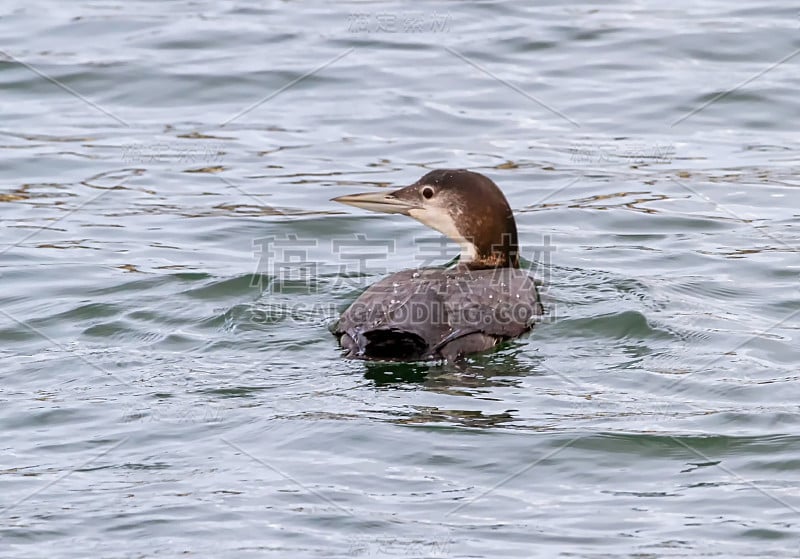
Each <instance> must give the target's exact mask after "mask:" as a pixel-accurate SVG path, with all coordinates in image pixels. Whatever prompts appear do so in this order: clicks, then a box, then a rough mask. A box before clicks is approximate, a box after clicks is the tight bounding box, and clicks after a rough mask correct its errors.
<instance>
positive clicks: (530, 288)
mask: <svg viewBox="0 0 800 559" xmlns="http://www.w3.org/2000/svg"><path fill="white" fill-rule="evenodd" d="M541 314H542V307H541V304H540V303H539V296H538V293H537V290H536V285H535V283H534V281H533V277H532V276H531V275H530V274H528V273H527V272H526V271H524V270H520V269H518V268H494V269H485V270H469V269H467V268H466V267H464V266H457V267H455V268H452V269H422V270H405V271H402V272H398V273H396V274H392V275H391V276H388V277H386V278H384V279H382V280H381V281H379V282H377V283H376V284H374V285H372V286H371V287H370V288H369V289H367V290H366V291H365V292H364V293H362V294H361V296H360V297H358V299H356V301H355V302H353V304H352V305H351V306H350V307H349V308H348V309H347V310H346V311H345V312H344V313H342V316H341V319H340V320H339V323H338V324H337V326H336V328H335V329H334V334H336V335H337V336H338V337H339V338H340V342H341V344H342V347H343V348H345V349H346V350H347V353H346V356H347V357H350V358H355V359H385V360H402V361H412V360H429V359H447V360H449V361H454V360H456V359H458V358H459V357H461V356H463V355H467V354H470V353H475V352H479V351H485V350H487V349H490V348H492V347H494V346H495V345H497V344H498V343H501V342H503V341H505V340H508V339H511V338H516V337H518V336H520V335H522V334H524V333H525V332H527V331H528V330H530V329H531V327H532V326H533V324H534V322H535V321H536V319H537V318H538V317H539V316H540V315H541Z"/></svg>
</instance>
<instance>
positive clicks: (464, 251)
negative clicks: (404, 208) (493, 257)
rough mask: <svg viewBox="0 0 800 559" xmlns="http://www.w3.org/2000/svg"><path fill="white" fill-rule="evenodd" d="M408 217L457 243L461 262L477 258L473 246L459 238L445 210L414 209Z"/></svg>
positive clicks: (431, 207) (476, 252)
mask: <svg viewBox="0 0 800 559" xmlns="http://www.w3.org/2000/svg"><path fill="white" fill-rule="evenodd" d="M408 215H410V216H411V217H413V218H414V219H416V220H417V221H419V222H421V223H424V224H425V225H427V226H428V227H430V228H431V229H436V230H437V231H439V232H440V233H444V234H445V235H447V236H448V237H449V238H451V239H452V240H454V241H455V242H457V243H458V244H459V245H460V246H461V258H460V261H461V262H470V261H472V260H474V259H475V258H476V257H477V256H478V251H477V249H476V248H475V245H474V244H472V243H471V242H470V241H468V240H467V239H465V238H464V237H462V236H461V233H459V232H458V227H456V222H455V221H454V220H453V218H452V216H451V215H450V214H449V213H448V212H447V210H446V209H445V208H442V207H437V206H429V207H425V208H415V209H413V210H409V211H408Z"/></svg>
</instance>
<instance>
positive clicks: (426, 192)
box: [422, 186, 433, 200]
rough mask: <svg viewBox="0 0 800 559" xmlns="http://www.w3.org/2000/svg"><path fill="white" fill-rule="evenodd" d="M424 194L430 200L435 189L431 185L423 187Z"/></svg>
mask: <svg viewBox="0 0 800 559" xmlns="http://www.w3.org/2000/svg"><path fill="white" fill-rule="evenodd" d="M422 196H423V197H424V198H425V199H426V200H430V199H431V198H433V189H432V188H431V187H430V186H426V187H425V188H423V189H422Z"/></svg>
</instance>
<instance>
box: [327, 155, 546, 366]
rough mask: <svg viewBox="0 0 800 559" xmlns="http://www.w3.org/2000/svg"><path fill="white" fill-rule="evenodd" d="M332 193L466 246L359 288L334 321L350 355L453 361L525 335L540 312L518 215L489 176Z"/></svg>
mask: <svg viewBox="0 0 800 559" xmlns="http://www.w3.org/2000/svg"><path fill="white" fill-rule="evenodd" d="M333 200H334V201H336V202H341V203H343V204H349V205H351V206H355V207H357V208H364V209H367V210H372V211H376V212H383V213H400V214H404V215H408V216H411V217H413V218H414V219H417V220H419V221H421V222H422V223H424V224H425V225H427V226H429V227H432V228H433V229H436V230H437V231H440V232H442V233H444V234H445V235H447V236H448V237H450V238H451V239H453V240H454V241H456V242H457V243H458V244H459V245H460V246H461V256H460V258H459V263H458V265H457V266H455V267H454V268H450V269H439V268H427V269H421V270H406V271H403V272H398V273H396V274H393V275H391V276H389V277H386V278H384V279H382V280H380V281H379V282H377V283H376V284H374V285H372V286H370V287H369V288H368V289H367V290H366V291H365V292H364V293H362V294H361V296H360V297H358V299H356V301H355V302H354V303H353V304H352V305H351V306H350V307H349V308H348V309H347V310H345V311H344V312H343V313H342V316H341V318H340V319H339V322H338V324H337V325H336V327H335V329H334V334H335V335H336V336H338V337H339V341H340V343H341V345H342V347H343V348H344V349H345V350H347V352H346V354H345V356H346V357H350V358H355V359H371V360H392V361H417V360H428V359H447V360H448V361H455V360H457V359H459V358H460V357H462V356H464V355H467V354H470V353H475V352H479V351H485V350H487V349H490V348H492V347H494V346H496V345H497V344H499V343H500V342H502V341H504V340H508V339H511V338H516V337H518V336H520V335H522V334H523V333H525V332H527V331H528V330H530V329H531V328H532V327H533V323H534V321H535V320H536V318H537V317H538V316H540V315H541V314H542V307H541V304H540V302H539V294H538V293H537V291H536V285H535V283H534V281H533V277H532V276H531V275H530V274H528V273H527V272H525V271H524V270H520V269H519V255H518V251H519V249H518V246H517V225H516V223H515V221H514V214H513V213H512V211H511V208H510V207H509V205H508V202H507V201H506V198H505V196H503V193H502V192H501V191H500V189H499V188H498V187H497V185H495V184H494V182H492V181H491V180H490V179H489V178H488V177H485V176H483V175H481V174H479V173H473V172H471V171H466V170H437V171H431V172H430V173H428V174H427V175H425V176H424V177H422V178H421V179H419V180H418V181H417V182H415V183H414V184H412V185H411V186H408V187H406V188H401V189H400V190H395V191H394V192H389V193H382V192H381V193H365V194H351V195H347V196H340V197H338V198H334V199H333Z"/></svg>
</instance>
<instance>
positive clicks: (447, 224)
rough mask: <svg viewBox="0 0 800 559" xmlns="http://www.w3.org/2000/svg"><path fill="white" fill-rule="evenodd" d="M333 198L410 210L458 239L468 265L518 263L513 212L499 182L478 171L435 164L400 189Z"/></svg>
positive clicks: (403, 211)
mask: <svg viewBox="0 0 800 559" xmlns="http://www.w3.org/2000/svg"><path fill="white" fill-rule="evenodd" d="M333 200H334V201H335V202H341V203H343V204H349V205H351V206H355V207H357V208H363V209H366V210H372V211H376V212H383V213H400V214H403V215H408V216H411V217H413V218H414V219H416V220H418V221H421V222H422V223H424V224H425V225H427V226H428V227H431V228H433V229H436V230H437V231H440V232H441V233H444V234H445V235H447V236H448V237H450V238H451V239H453V240H454V241H456V242H457V243H458V244H459V245H460V246H461V259H460V261H461V263H463V264H465V265H467V266H468V267H470V268H473V269H480V268H505V267H511V268H518V267H519V247H518V244H517V224H516V222H515V221H514V214H513V212H512V211H511V207H510V206H509V205H508V201H507V200H506V197H505V196H503V193H502V192H501V191H500V189H499V188H498V187H497V185H496V184H495V183H494V182H492V180H491V179H489V178H488V177H486V176H484V175H481V174H480V173H473V172H472V171H467V170H465V169H438V170H436V171H431V172H430V173H428V174H427V175H425V176H424V177H422V178H421V179H419V180H418V181H417V182H415V183H414V184H412V185H411V186H407V187H405V188H401V189H400V190H395V191H393V192H387V193H383V192H379V193H372V192H370V193H365V194H350V195H347V196H340V197H338V198H334V199H333Z"/></svg>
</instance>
